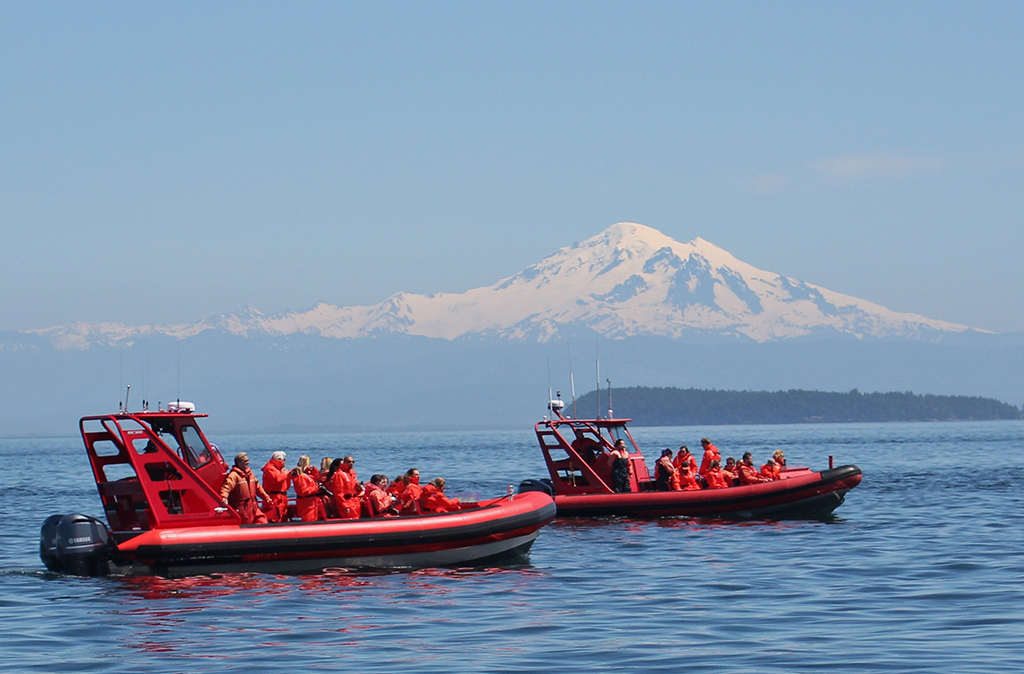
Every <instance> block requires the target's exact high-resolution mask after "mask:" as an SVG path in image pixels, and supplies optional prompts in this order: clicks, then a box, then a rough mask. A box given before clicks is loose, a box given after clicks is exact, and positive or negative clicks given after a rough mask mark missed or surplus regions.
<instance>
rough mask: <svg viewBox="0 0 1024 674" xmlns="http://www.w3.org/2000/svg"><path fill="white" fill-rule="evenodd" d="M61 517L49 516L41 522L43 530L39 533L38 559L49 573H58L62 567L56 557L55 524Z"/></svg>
mask: <svg viewBox="0 0 1024 674" xmlns="http://www.w3.org/2000/svg"><path fill="white" fill-rule="evenodd" d="M63 517H64V516H63V515H50V516H49V517H47V518H46V521H45V522H43V528H42V529H40V531H39V558H40V559H41V560H43V564H45V565H46V568H47V569H49V570H50V571H54V572H56V573H60V572H61V571H63V570H64V566H63V565H62V564H61V563H60V558H59V557H57V524H58V523H59V522H60V521H61V518H63Z"/></svg>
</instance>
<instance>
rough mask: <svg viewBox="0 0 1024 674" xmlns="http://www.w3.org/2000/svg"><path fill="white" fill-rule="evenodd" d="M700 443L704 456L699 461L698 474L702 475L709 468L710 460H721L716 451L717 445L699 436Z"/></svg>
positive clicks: (719, 454)
mask: <svg viewBox="0 0 1024 674" xmlns="http://www.w3.org/2000/svg"><path fill="white" fill-rule="evenodd" d="M700 444H701V446H702V447H703V448H704V457H703V458H702V459H701V461H700V474H701V475H703V474H704V473H706V472H707V470H708V469H709V468H711V462H712V461H721V460H722V455H721V453H720V452H719V451H718V447H715V446H714V445H712V444H711V441H710V440H708V439H707V438H701V440H700Z"/></svg>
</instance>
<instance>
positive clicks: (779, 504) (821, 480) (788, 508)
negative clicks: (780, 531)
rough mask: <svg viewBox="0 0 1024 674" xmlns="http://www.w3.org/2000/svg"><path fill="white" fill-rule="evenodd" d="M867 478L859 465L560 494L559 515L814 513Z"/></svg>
mask: <svg viewBox="0 0 1024 674" xmlns="http://www.w3.org/2000/svg"><path fill="white" fill-rule="evenodd" d="M861 479H862V475H861V471H860V469H859V468H857V467H856V466H840V467H838V468H834V469H831V470H826V471H822V472H820V473H817V472H810V471H808V472H806V473H804V474H800V475H797V476H793V477H788V478H785V479H782V480H776V481H773V482H764V483H761V484H756V485H748V486H744V487H730V488H728V489H702V490H699V491H675V492H653V491H648V492H639V493H625V494H607V493H606V494H556V495H555V497H554V498H555V504H556V505H557V507H558V516H559V517H601V516H614V515H618V516H624V517H643V518H653V517H673V516H676V517H680V516H682V517H710V518H727V519H771V520H777V519H814V518H819V517H822V516H825V515H828V514H829V513H831V512H832V511H833V510H835V509H836V508H838V507H839V506H840V505H842V503H843V501H844V499H845V496H846V492H847V491H849V490H850V489H853V488H854V487H856V486H857V485H858V484H860V481H861Z"/></svg>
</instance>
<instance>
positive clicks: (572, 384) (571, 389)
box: [565, 344, 578, 419]
mask: <svg viewBox="0 0 1024 674" xmlns="http://www.w3.org/2000/svg"><path fill="white" fill-rule="evenodd" d="M565 350H566V352H567V353H568V354H569V392H570V393H571V394H572V418H573V419H576V418H578V417H577V416H576V382H575V381H574V380H573V378H572V349H570V348H569V345H568V344H566V345H565Z"/></svg>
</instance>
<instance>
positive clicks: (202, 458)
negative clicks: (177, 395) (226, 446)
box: [153, 420, 213, 468]
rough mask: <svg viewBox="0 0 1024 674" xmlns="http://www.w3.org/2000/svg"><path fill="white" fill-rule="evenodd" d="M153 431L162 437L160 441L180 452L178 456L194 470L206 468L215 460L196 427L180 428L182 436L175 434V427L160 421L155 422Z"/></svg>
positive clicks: (189, 425)
mask: <svg viewBox="0 0 1024 674" xmlns="http://www.w3.org/2000/svg"><path fill="white" fill-rule="evenodd" d="M153 430H154V431H156V434H157V435H158V436H160V439H161V440H163V441H164V442H165V443H167V446H168V447H171V448H174V449H177V450H178V454H179V455H180V456H181V458H182V459H184V460H185V461H186V462H188V465H190V466H191V467H192V468H199V467H201V466H205V465H206V464H208V463H210V461H212V460H213V454H212V453H211V452H210V448H209V447H207V446H206V443H205V442H204V441H203V436H201V435H200V434H199V431H198V430H197V429H196V427H195V426H192V425H191V424H183V425H182V426H181V427H180V431H179V432H180V436H179V435H178V433H175V429H174V425H173V424H171V423H168V422H163V423H161V421H160V420H156V421H154V422H153Z"/></svg>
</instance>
